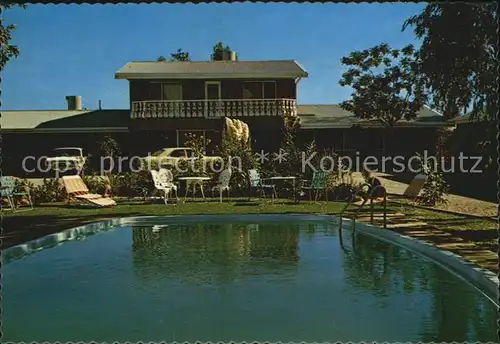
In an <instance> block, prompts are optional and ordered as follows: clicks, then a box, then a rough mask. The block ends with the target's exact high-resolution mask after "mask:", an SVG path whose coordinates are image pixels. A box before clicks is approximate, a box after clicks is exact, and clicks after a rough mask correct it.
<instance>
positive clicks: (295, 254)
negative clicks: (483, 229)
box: [3, 221, 497, 342]
mask: <svg viewBox="0 0 500 344" xmlns="http://www.w3.org/2000/svg"><path fill="white" fill-rule="evenodd" d="M341 233H342V235H339V231H338V230H337V229H336V228H334V227H333V225H332V224H330V223H326V222H322V221H321V222H320V221H313V222H311V221H309V222H294V223H290V222H262V223H258V224H255V223H253V224H249V223H243V222H241V223H238V222H235V221H230V222H226V223H213V222H205V223H199V224H184V225H182V224H178V223H172V224H168V225H167V224H164V225H161V226H154V227H151V226H150V227H145V226H141V227H132V228H130V227H124V228H118V229H117V230H114V231H109V232H102V233H99V234H98V235H94V236H92V237H89V238H87V240H84V241H81V242H71V243H66V244H64V245H61V246H58V247H55V248H52V249H47V250H44V251H41V252H39V253H37V254H34V255H31V256H27V257H25V258H23V259H20V260H17V261H13V262H11V263H9V264H7V265H6V266H5V267H4V269H3V274H4V276H3V297H4V300H3V311H4V314H3V315H4V316H3V333H4V340H9V341H10V340H12V341H56V340H57V341H77V340H81V341H91V340H94V341H112V340H117V341H174V340H176V341H193V342H194V341H197V340H199V341H218V340H221V341H231V340H233V341H243V340H246V341H251V340H255V341H265V340H268V341H310V342H311V341H405V342H407V341H415V342H416V341H424V342H439V341H447V342H450V341H484V342H486V341H495V342H496V341H497V338H496V318H497V309H496V306H495V305H494V304H493V303H491V302H490V301H489V300H488V299H487V298H486V297H484V296H483V295H482V294H480V293H479V292H478V291H477V290H475V289H474V288H473V287H472V286H470V285H469V284H467V283H465V282H464V281H462V280H460V279H459V278H458V277H455V276H454V275H451V274H450V273H449V272H447V271H446V270H443V269H442V268H440V267H439V266H437V265H436V264H433V263H432V262H430V261H427V260H424V259H422V258H420V257H419V256H416V255H414V254H413V253H411V252H409V251H407V250H404V249H402V248H399V247H397V246H393V245H390V244H388V243H385V242H382V241H379V240H376V239H374V238H372V237H370V236H366V235H363V234H360V233H355V234H353V233H352V232H351V231H350V230H346V231H343V232H341Z"/></svg>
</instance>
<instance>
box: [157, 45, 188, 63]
mask: <svg viewBox="0 0 500 344" xmlns="http://www.w3.org/2000/svg"><path fill="white" fill-rule="evenodd" d="M156 61H158V62H165V61H167V58H166V57H165V56H163V55H162V56H159V57H158V58H157V59H156ZM170 61H191V57H190V56H189V53H187V52H185V51H183V50H182V49H180V48H179V49H177V51H176V52H175V53H171V54H170Z"/></svg>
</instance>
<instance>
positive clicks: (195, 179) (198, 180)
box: [177, 176, 210, 200]
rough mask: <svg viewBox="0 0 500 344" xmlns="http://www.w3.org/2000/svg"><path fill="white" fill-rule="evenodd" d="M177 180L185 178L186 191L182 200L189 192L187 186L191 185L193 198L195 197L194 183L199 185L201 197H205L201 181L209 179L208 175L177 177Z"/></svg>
mask: <svg viewBox="0 0 500 344" xmlns="http://www.w3.org/2000/svg"><path fill="white" fill-rule="evenodd" d="M177 179H178V180H185V181H186V193H185V194H184V200H186V198H187V195H188V192H189V187H190V186H192V196H193V198H195V197H196V185H199V186H200V191H201V195H202V197H203V199H205V193H204V191H203V182H205V181H207V180H210V177H204V176H199V177H179V178H177Z"/></svg>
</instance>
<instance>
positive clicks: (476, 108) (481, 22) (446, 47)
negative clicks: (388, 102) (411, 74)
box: [402, 3, 499, 173]
mask: <svg viewBox="0 0 500 344" xmlns="http://www.w3.org/2000/svg"><path fill="white" fill-rule="evenodd" d="M497 11H498V7H497V4H495V3H477V4H473V3H454V4H451V3H450V4H447V3H433V4H430V5H427V6H426V7H425V9H424V10H423V11H422V12H421V13H420V14H418V15H416V16H413V17H411V18H409V19H408V20H407V21H406V22H405V23H404V24H403V28H402V30H403V31H404V30H405V29H406V28H408V27H411V28H412V29H413V31H414V33H415V35H416V37H418V38H420V39H422V46H421V48H420V51H419V52H418V55H419V63H420V67H419V70H420V73H421V78H422V82H423V83H424V84H425V86H426V87H427V88H428V89H429V90H430V95H431V98H432V101H433V105H434V107H436V108H437V109H439V110H441V111H442V112H443V113H444V115H445V116H446V117H447V118H452V117H455V116H457V115H461V114H466V113H467V114H470V117H471V120H472V121H475V122H480V126H479V127H478V128H479V129H480V131H478V132H477V135H474V136H475V137H474V138H473V140H476V141H477V142H471V143H472V144H476V145H477V147H478V149H479V150H480V151H481V154H482V155H483V162H485V163H486V164H485V165H486V167H494V166H495V165H496V164H494V161H495V160H496V159H498V151H497V148H496V133H497V129H496V128H495V127H494V126H493V125H492V123H491V122H492V121H494V120H496V116H497V112H498V94H497V92H498V81H497V78H498V72H499V71H498V49H499V48H498V35H497V27H498V26H497V25H498V24H497V21H498V12H497ZM491 171H492V172H495V173H496V171H493V169H491Z"/></svg>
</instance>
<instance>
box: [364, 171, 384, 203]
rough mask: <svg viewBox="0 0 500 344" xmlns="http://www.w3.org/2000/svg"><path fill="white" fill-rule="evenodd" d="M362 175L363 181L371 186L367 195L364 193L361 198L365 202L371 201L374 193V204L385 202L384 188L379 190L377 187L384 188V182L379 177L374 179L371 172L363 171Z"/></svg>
mask: <svg viewBox="0 0 500 344" xmlns="http://www.w3.org/2000/svg"><path fill="white" fill-rule="evenodd" d="M361 175H362V176H363V179H364V180H365V181H366V183H368V184H369V185H370V187H369V188H368V191H367V192H366V193H363V194H362V195H361V198H363V202H364V201H369V200H370V195H371V193H372V191H373V190H374V191H373V194H372V195H371V196H372V197H373V202H374V203H375V202H383V201H384V190H383V189H382V188H377V189H375V188H376V187H377V186H382V182H381V181H380V179H378V178H377V177H374V176H372V175H371V173H370V171H368V170H367V169H363V171H362V172H361Z"/></svg>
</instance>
